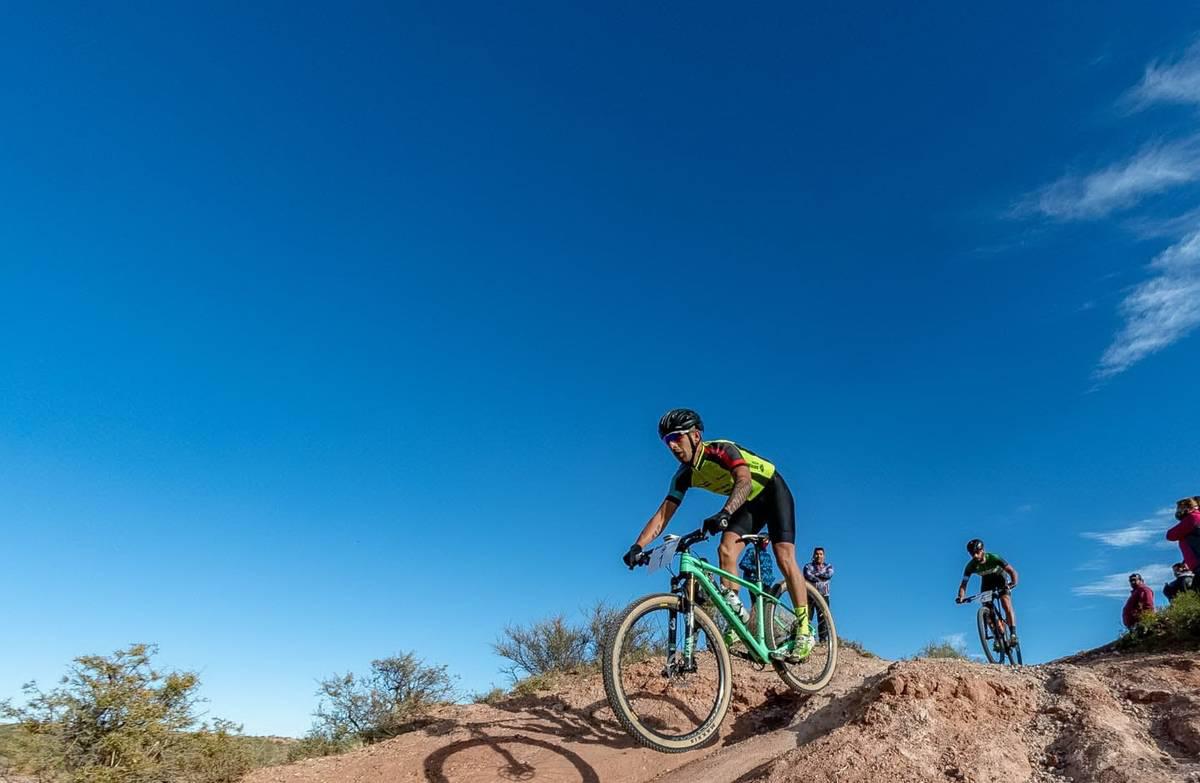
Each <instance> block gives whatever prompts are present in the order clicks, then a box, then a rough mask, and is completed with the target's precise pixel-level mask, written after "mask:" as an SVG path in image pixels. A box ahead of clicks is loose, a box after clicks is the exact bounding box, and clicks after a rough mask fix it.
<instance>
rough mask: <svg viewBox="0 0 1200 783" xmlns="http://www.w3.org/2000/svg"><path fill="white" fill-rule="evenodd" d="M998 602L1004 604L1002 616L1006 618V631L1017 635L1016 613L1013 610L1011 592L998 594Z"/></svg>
mask: <svg viewBox="0 0 1200 783" xmlns="http://www.w3.org/2000/svg"><path fill="white" fill-rule="evenodd" d="M1000 603H1001V604H1002V605H1003V606H1004V616H1005V617H1006V618H1008V632H1009V633H1010V634H1012V635H1013V636H1016V635H1017V613H1016V612H1015V611H1014V610H1013V604H1012V594H1011V593H1005V594H1004V595H1002V596H1000Z"/></svg>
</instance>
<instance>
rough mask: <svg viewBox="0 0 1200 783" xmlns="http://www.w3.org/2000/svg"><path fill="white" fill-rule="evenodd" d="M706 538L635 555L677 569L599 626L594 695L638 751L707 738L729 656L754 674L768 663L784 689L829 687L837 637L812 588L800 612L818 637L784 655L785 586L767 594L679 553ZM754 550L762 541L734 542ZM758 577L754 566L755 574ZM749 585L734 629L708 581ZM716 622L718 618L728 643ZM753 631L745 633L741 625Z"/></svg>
mask: <svg viewBox="0 0 1200 783" xmlns="http://www.w3.org/2000/svg"><path fill="white" fill-rule="evenodd" d="M705 538H707V534H706V533H705V532H704V530H703V529H701V530H697V531H695V532H692V533H689V534H687V535H686V536H683V537H678V536H668V537H667V538H666V539H665V543H664V544H663V545H662V546H661V547H657V548H655V549H652V550H649V551H648V552H645V553H643V554H642V559H641V562H640V563H639V564H641V565H649V566H650V567H651V569H652V570H653V569H656V568H659V567H662V566H668V567H670V564H671V563H672V562H673V561H674V559H675V557H676V556H678V558H679V573H678V575H673V576H672V579H671V591H670V592H668V593H656V594H653V595H647V596H645V597H643V598H639V599H637V600H635V601H634V602H633V603H631V604H629V606H628V607H626V608H625V610H624V611H623V612H622V613H621V615H620V616H619V617H618V618H617V619H616V620H615V621H614V622H613V624H612V625H611V626H610V627H609V629H608V632H607V635H606V637H605V640H604V645H603V646H604V655H603V673H604V690H605V693H606V695H607V696H608V703H609V705H610V706H611V707H612V710H613V713H615V714H616V716H617V719H618V720H619V721H620V722H621V725H623V726H624V727H625V729H626V730H627V731H629V733H630V734H631V735H632V736H633V738H634V739H635V740H637V741H638V742H639V743H641V744H642V745H645V746H646V747H649V748H654V749H655V750H659V751H663V752H665V753H679V752H681V751H685V750H690V749H692V748H696V747H699V746H701V745H703V744H704V743H706V742H708V741H710V740H712V739H714V738H716V736H717V729H718V728H719V727H720V725H721V721H722V720H723V719H724V718H725V713H726V711H727V710H728V709H729V701H730V697H731V694H732V682H731V679H732V672H731V668H730V656H731V655H737V656H739V657H743V658H746V659H748V660H749V661H751V662H752V663H754V664H757V665H758V666H760V667H762V668H766V667H767V666H772V667H774V669H775V672H776V673H777V674H778V675H779V676H780V677H781V678H782V679H783V681H784V682H786V683H787V684H788V685H789V686H790V687H791V688H792V689H794V690H797V691H800V692H802V693H815V692H816V691H819V690H821V689H822V688H824V687H825V686H826V685H828V684H829V681H830V679H832V678H833V673H834V669H835V668H836V666H837V631H836V630H835V628H834V623H833V615H832V614H831V613H830V611H829V606H828V604H826V603H825V600H824V599H823V598H822V597H821V594H820V593H819V592H817V590H816V588H815V587H813V586H812V585H810V584H808V583H807V582H806V583H805V586H806V588H807V597H808V606H806V607H803V608H801V609H800V610H799V613H801V614H802V613H804V612H807V611H808V610H809V609H810V608H811V607H816V608H818V609H819V611H820V612H821V613H822V616H823V619H824V621H825V623H826V628H827V629H828V633H826V634H824V635H825V637H826V638H825V639H822V640H820V641H815V640H814V646H813V648H812V651H811V652H810V653H809V654H808V655H806V656H801V655H799V654H797V652H796V651H794V650H793V646H794V643H793V634H792V631H793V628H794V626H795V624H796V622H797V614H798V612H797V610H796V608H795V607H793V606H791V599H790V598H789V597H788V595H787V591H786V590H779V589H778V587H776V589H774V590H772V588H771V587H770V586H769V585H767V586H764V585H763V583H762V582H761V581H755V582H751V581H749V580H746V579H742V578H740V577H738V576H736V575H734V574H731V573H728V572H726V571H723V570H721V569H720V568H717V567H716V566H714V565H712V564H711V563H709V562H708V561H707V560H705V559H704V558H700V557H696V556H694V555H692V554H691V553H690V552H689V551H688V550H689V549H690V548H691V547H692V546H693V545H695V544H697V543H699V542H701V541H703V540H704V539H705ZM741 540H742V541H743V542H746V543H749V544H752V545H755V562H756V566H757V564H758V563H759V562H760V560H759V554H758V552H759V549H758V545H760V544H762V543H763V542H765V541H766V536H742V537H741ZM756 573H757V574H759V575H760V574H761V569H758V568H756ZM712 574H715V575H718V576H721V577H723V578H724V579H726V580H732V581H733V582H736V583H738V584H739V585H742V586H743V587H746V588H749V590H750V593H751V595H752V596H753V604H752V605H753V610H754V611H753V614H752V615H751V618H750V622H749V623H748V624H747V623H743V622H742V620H741V618H740V617H738V615H737V613H735V612H734V611H733V610H732V609H731V608H730V607H729V604H728V603H726V601H725V599H724V597H722V595H721V592H720V590H719V589H718V588H717V586H716V585H715V584H714V583H713V581H712V579H711V578H710V575H712ZM714 607H715V609H716V615H715V616H716V617H720V618H723V620H724V624H725V626H726V628H727V629H728V632H729V637H730V642H731V643H732V644H733V650H732V652H731V650H730V642H727V641H726V639H725V638H724V637H725V635H724V634H723V633H722V631H721V629H720V627H718V624H717V620H716V619H715V617H714V614H712V613H711V609H712V608H714ZM748 625H749V626H753V627H747V626H748Z"/></svg>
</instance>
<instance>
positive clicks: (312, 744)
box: [287, 728, 360, 761]
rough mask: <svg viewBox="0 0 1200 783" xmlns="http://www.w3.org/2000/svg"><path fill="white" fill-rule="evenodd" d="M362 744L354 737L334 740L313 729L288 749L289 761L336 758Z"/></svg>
mask: <svg viewBox="0 0 1200 783" xmlns="http://www.w3.org/2000/svg"><path fill="white" fill-rule="evenodd" d="M359 745H360V743H359V742H358V741H357V740H355V739H354V738H353V737H341V738H334V737H332V736H330V735H329V734H327V733H325V732H322V731H321V730H319V729H315V728H314V729H312V730H311V731H309V732H308V734H306V735H305V736H304V739H302V740H300V741H299V742H297V743H295V744H293V745H292V746H291V747H289V748H288V754H287V760H288V761H300V760H301V759H311V758H320V757H321V756H336V755H338V754H339V753H345V752H346V751H348V750H353V749H354V748H357V747H359Z"/></svg>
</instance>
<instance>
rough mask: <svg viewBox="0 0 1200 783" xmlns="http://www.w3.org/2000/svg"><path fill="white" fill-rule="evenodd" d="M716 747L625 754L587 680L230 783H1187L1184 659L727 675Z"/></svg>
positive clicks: (843, 666)
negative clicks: (786, 677)
mask: <svg viewBox="0 0 1200 783" xmlns="http://www.w3.org/2000/svg"><path fill="white" fill-rule="evenodd" d="M735 669H736V672H735V686H734V695H733V699H734V700H733V704H732V707H731V709H730V713H729V715H728V716H727V717H726V720H725V723H724V725H723V727H722V730H721V734H720V736H719V738H718V739H717V741H715V742H713V743H711V744H709V745H708V746H706V747H704V748H702V749H699V750H696V751H692V752H689V753H681V754H670V755H668V754H662V753H658V752H656V751H653V750H648V749H645V748H642V747H640V746H638V745H637V744H636V743H634V742H633V741H632V740H631V739H630V738H629V737H628V735H626V734H625V732H624V731H623V730H622V729H621V727H620V725H619V724H618V723H617V722H616V720H615V719H614V717H613V715H612V712H611V711H610V710H609V708H608V704H607V701H606V700H605V697H604V688H603V685H602V683H601V682H600V678H599V676H597V675H579V676H574V677H567V678H564V679H563V680H562V681H561V682H560V684H559V685H558V686H557V687H556V689H555V691H554V692H546V693H539V694H536V695H533V696H526V697H521V698H514V699H510V700H507V701H505V702H503V703H501V704H499V705H497V706H494V707H493V706H485V705H468V706H459V707H449V708H445V709H444V710H443V711H441V712H440V713H439V714H438V715H437V716H436V720H435V721H434V722H433V723H431V724H430V725H428V726H426V727H425V728H423V729H421V730H418V731H415V732H412V733H410V734H406V735H404V736H402V737H399V738H397V739H395V740H391V741H389V742H385V743H381V744H378V745H374V746H372V747H369V748H364V749H362V750H359V751H355V752H353V753H348V754H346V755H343V756H338V757H333V758H326V759H313V760H309V761H305V762H301V763H299V764H292V765H288V766H281V767H271V768H267V769H262V770H258V771H256V772H254V773H252V774H251V775H250V776H248V777H247V778H246V783H310V782H311V783H317V781H320V782H321V783H384V782H385V781H386V782H387V783H418V782H420V783H485V782H486V783H493V782H494V781H505V780H511V781H539V783H559V782H560V781H561V782H562V783H600V782H601V781H604V782H607V781H621V782H622V783H625V782H628V783H641V782H643V781H647V782H648V781H657V782H658V783H683V781H689V782H692V783H695V782H697V781H712V783H729V782H730V781H736V782H737V783H800V781H804V782H805V783H809V782H810V781H813V780H821V781H836V782H837V783H859V782H861V783H874V782H875V781H902V782H903V783H925V782H926V781H931V782H932V781H938V782H939V783H958V782H963V783H966V782H968V781H969V782H971V783H983V781H988V782H989V783H991V781H996V780H1003V781H1006V783H1020V782H1022V781H1032V782H1035V783H1040V782H1042V781H1080V782H1081V781H1097V783H1125V782H1126V781H1129V782H1130V783H1132V782H1133V781H1136V782H1137V783H1193V782H1194V783H1200V651H1195V650H1192V651H1182V652H1178V653H1170V654H1155V655H1137V656H1134V655H1119V654H1116V653H1114V652H1111V651H1108V652H1097V653H1091V654H1088V655H1081V656H1075V657H1073V658H1069V659H1064V660H1062V661H1057V662H1054V663H1049V664H1044V665H1040V666H1029V667H1025V668H1023V669H1019V670H1013V669H1005V668H1001V667H997V666H991V667H989V666H985V665H982V664H976V663H968V662H965V661H935V660H918V661H901V662H896V663H892V662H888V661H883V660H880V659H878V658H870V657H866V656H862V655H859V654H858V653H855V652H854V651H852V650H847V649H843V650H842V653H841V661H840V663H839V668H838V674H837V675H836V676H835V678H834V681H833V683H832V684H831V685H830V687H829V688H827V689H826V690H825V691H823V692H822V693H820V694H818V695H816V696H809V697H805V696H799V695H796V694H793V693H792V692H790V691H789V690H788V689H787V688H786V686H784V684H783V683H782V682H781V681H780V680H778V679H777V678H776V677H775V675H774V673H773V672H772V671H770V670H767V671H757V670H756V669H755V668H754V667H752V666H750V665H749V664H746V663H744V662H741V661H735Z"/></svg>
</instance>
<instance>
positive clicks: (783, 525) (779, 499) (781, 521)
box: [755, 473, 809, 634]
mask: <svg viewBox="0 0 1200 783" xmlns="http://www.w3.org/2000/svg"><path fill="white" fill-rule="evenodd" d="M768 493H770V494H769V495H768ZM764 496H766V497H764ZM755 500H756V501H757V500H763V501H765V503H767V504H769V505H768V508H769V511H768V513H769V516H768V517H767V533H768V535H770V537H771V547H772V548H773V549H774V550H775V562H776V563H777V564H778V565H779V570H780V571H782V572H783V579H784V581H785V582H787V587H788V595H790V596H791V597H792V606H794V607H796V610H797V613H799V610H800V608H801V607H804V608H805V609H806V610H807V607H808V592H807V591H806V590H805V588H804V572H803V571H801V570H800V565H799V563H797V562H796V501H795V500H793V499H792V492H791V490H789V489H788V485H787V483H786V482H785V481H784V480H783V476H781V475H780V474H778V473H776V474H775V478H773V479H771V484H770V485H769V486H768V487H767V488H766V489H764V490H763V493H762V495H760V496H759V497H758V498H755ZM799 628H800V631H801V632H802V633H804V634H807V633H808V632H809V625H808V612H807V611H805V612H804V616H803V617H802V618H801V624H800V626H799Z"/></svg>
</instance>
